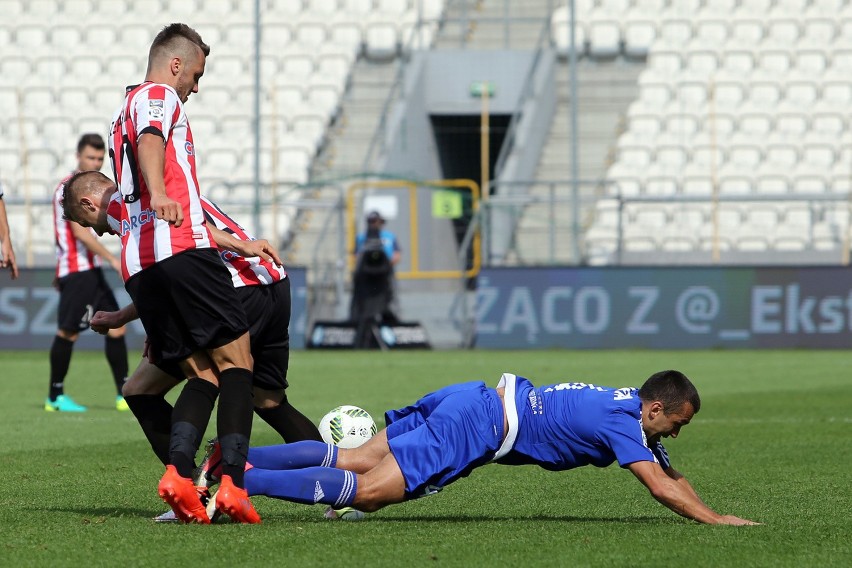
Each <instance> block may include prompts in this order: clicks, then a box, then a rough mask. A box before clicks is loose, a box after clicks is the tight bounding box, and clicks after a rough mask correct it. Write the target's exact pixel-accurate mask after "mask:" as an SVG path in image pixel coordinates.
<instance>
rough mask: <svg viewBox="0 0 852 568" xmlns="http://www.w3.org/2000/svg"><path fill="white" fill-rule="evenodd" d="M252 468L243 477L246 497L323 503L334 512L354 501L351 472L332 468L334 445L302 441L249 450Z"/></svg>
mask: <svg viewBox="0 0 852 568" xmlns="http://www.w3.org/2000/svg"><path fill="white" fill-rule="evenodd" d="M248 462H249V463H250V464H251V465H252V469H250V470H248V471H247V472H246V474H245V483H246V491H248V494H249V495H266V496H267V497H275V498H276V499H284V500H286V501H292V502H294V503H304V504H306V505H313V504H314V503H324V504H326V505H331V506H332V507H334V508H335V509H340V508H342V507H348V506H350V505H352V502H353V501H354V500H355V489H356V487H357V482H356V478H355V474H354V473H352V472H351V471H344V470H341V469H335V468H334V466H335V465H336V464H337V446H332V445H331V444H326V443H324V442H314V441H313V440H304V441H302V442H294V443H292V444H283V445H278V446H262V447H258V448H249V453H248Z"/></svg>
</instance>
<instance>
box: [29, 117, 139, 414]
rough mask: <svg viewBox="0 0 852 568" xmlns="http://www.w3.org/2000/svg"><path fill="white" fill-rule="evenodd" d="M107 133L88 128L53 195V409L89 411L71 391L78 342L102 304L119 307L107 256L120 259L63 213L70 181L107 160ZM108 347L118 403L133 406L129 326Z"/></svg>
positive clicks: (48, 406) (113, 336) (47, 407)
mask: <svg viewBox="0 0 852 568" xmlns="http://www.w3.org/2000/svg"><path fill="white" fill-rule="evenodd" d="M104 148H105V144H104V139H103V138H101V136H100V135H99V134H84V135H83V136H81V137H80V140H79V141H78V142H77V169H76V170H75V171H74V172H72V173H71V174H69V175H68V176H67V177H66V178H65V179H63V180H62V181H61V182H60V183H59V185H58V186H57V187H56V191H55V192H54V196H53V231H54V237H55V243H56V287H57V288H58V290H59V310H58V319H57V329H56V336H55V337H54V339H53V344H52V345H51V347H50V390H49V392H48V397H47V399H46V400H45V403H44V409H45V410H47V411H50V412H56V411H59V412H84V411H85V410H86V407H85V406H82V405H80V404H77V403H76V402H74V400H73V399H72V398H71V397H70V396H68V395H66V394H65V377H66V375H67V374H68V367H69V366H70V364H71V354H72V351H73V349H74V343H75V342H76V341H77V338H78V337H79V336H80V332H81V331H84V330H85V329H87V328H88V327H89V321H90V320H91V318H92V314H94V313H95V312H96V311H98V310H110V309H113V307H115V308H117V306H118V304H117V303H116V301H115V295H113V293H112V289H111V288H110V287H109V284H107V282H106V280H105V279H104V275H103V272H102V271H101V259H104V260H106V261H107V262H109V263H110V264H111V265H112V266H113V268H115V269H116V270H118V269H119V268H120V265H119V262H118V259H117V258H116V257H115V256H114V255H113V254H112V253H110V252H109V251H108V250H107V249H106V248H105V247H104V246H103V245H102V244H101V243H100V242H98V239H97V237H96V235H95V232H94V231H92V229H86V228H83V227H81V226H80V225H78V224H77V223H74V222H73V221H68V220H66V219H65V218H64V217H63V211H62V195H63V188H64V186H65V182H66V181H68V179H69V178H71V176H72V175H74V173H76V172H80V171H97V170H100V169H101V167H102V166H103V163H104ZM104 351H105V353H106V358H107V362H108V363H109V366H110V369H111V370H112V376H113V381H114V382H115V388H116V403H115V404H116V408H117V409H118V410H127V404H126V403H125V401H124V398H123V397H122V396H121V388H122V385H123V384H124V381H125V380H126V379H127V370H128V369H127V344H126V343H125V340H124V328H123V327H121V328H118V329H113V330H111V331H110V333H109V334H108V335H107V337H106V338H105V346H104Z"/></svg>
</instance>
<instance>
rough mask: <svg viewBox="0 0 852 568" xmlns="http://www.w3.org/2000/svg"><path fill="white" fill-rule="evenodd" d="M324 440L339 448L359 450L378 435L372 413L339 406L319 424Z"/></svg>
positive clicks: (349, 406) (353, 407) (355, 407)
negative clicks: (358, 448) (359, 447)
mask: <svg viewBox="0 0 852 568" xmlns="http://www.w3.org/2000/svg"><path fill="white" fill-rule="evenodd" d="M319 431H320V435H321V436H322V439H323V440H324V441H325V443H327V444H334V445H335V446H337V447H339V448H357V447H358V446H360V445H361V444H363V443H364V442H366V441H367V440H369V439H370V438H372V437H373V436H375V435H376V431H377V429H376V423H375V422H374V421H373V417H372V416H370V413H369V412H367V411H366V410H364V409H363V408H359V407H357V406H352V405H350V404H344V405H342V406H338V407H337V408H334V409H332V410H330V411H329V412H328V414H326V415H325V416H323V417H322V420H320V423H319Z"/></svg>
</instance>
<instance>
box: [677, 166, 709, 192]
mask: <svg viewBox="0 0 852 568" xmlns="http://www.w3.org/2000/svg"><path fill="white" fill-rule="evenodd" d="M681 193H682V194H683V195H690V196H698V195H702V196H708V197H709V196H710V195H712V194H713V178H712V177H711V170H710V168H709V167H708V166H707V165H705V164H689V165H688V166H687V167H686V169H685V170H684V172H683V181H682V182H681Z"/></svg>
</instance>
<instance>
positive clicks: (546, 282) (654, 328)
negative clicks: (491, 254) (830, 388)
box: [475, 267, 852, 349]
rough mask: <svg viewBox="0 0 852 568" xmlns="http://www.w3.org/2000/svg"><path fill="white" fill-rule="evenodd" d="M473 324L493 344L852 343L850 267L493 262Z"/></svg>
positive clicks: (483, 343) (480, 339) (481, 342)
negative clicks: (508, 264) (497, 264)
mask: <svg viewBox="0 0 852 568" xmlns="http://www.w3.org/2000/svg"><path fill="white" fill-rule="evenodd" d="M476 330H477V334H476V343H475V344H476V346H477V347H484V348H494V349H518V348H527V349H534V348H552V347H564V348H572V349H574V348H577V349H598V348H634V347H635V348H660V349H680V348H682V349H708V348H836V349H848V348H849V346H850V345H852V268H849V267H775V268H765V267H760V268H755V267H709V268H694V267H679V268H673V267H665V268H664V267H648V268H645V267H641V268H640V267H635V268H624V267H619V268H615V267H613V268H567V267H566V268H558V267H549V268H488V269H484V270H483V271H482V272H481V273H480V276H479V281H478V288H477V310H476Z"/></svg>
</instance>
